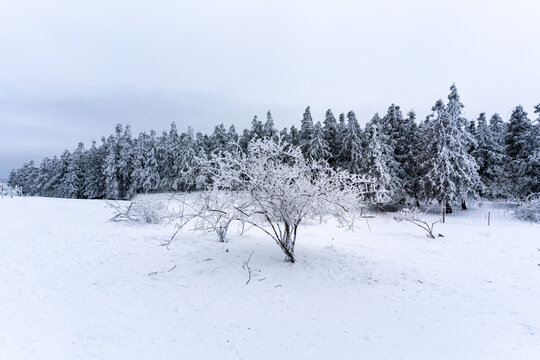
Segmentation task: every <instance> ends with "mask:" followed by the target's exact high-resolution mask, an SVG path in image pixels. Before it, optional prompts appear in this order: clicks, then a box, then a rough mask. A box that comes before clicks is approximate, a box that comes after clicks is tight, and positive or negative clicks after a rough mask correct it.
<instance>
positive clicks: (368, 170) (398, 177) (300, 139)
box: [9, 85, 540, 211]
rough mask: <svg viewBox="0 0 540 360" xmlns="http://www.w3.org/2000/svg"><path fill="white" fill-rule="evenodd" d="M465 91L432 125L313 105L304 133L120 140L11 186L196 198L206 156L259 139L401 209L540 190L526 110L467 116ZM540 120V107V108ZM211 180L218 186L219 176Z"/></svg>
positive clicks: (535, 134)
mask: <svg viewBox="0 0 540 360" xmlns="http://www.w3.org/2000/svg"><path fill="white" fill-rule="evenodd" d="M463 107H464V105H463V104H462V103H461V100H460V97H459V94H458V91H457V88H456V86H455V85H452V86H451V87H450V94H449V95H448V99H447V101H443V100H438V101H436V103H435V105H434V106H433V108H432V112H431V114H430V115H429V116H427V117H426V119H424V120H423V121H417V119H416V114H415V112H414V111H409V112H408V113H407V114H405V115H404V114H403V113H402V111H401V108H400V107H399V106H397V105H395V104H392V105H390V106H389V108H388V110H387V112H386V114H384V115H383V116H380V115H379V114H375V115H374V116H373V117H372V118H371V119H370V120H369V121H368V122H367V123H366V125H365V127H364V128H362V127H361V126H360V124H359V121H358V120H357V118H356V115H355V113H354V111H349V112H348V113H346V114H345V113H341V114H340V115H338V116H337V117H336V116H335V115H334V113H333V112H332V110H330V109H329V110H327V111H326V113H325V116H324V119H323V120H322V122H321V121H316V122H315V121H314V120H313V117H312V114H311V109H310V107H309V106H308V107H307V108H306V110H305V112H304V114H303V117H302V120H301V124H300V127H299V128H297V127H296V126H295V125H293V126H291V127H290V128H284V129H282V130H278V129H276V128H275V126H274V121H273V118H272V114H271V112H270V111H268V113H267V115H266V120H265V121H262V120H260V119H259V118H258V117H257V116H255V117H254V118H253V120H252V122H251V128H249V129H244V130H243V132H242V133H238V132H237V131H236V129H235V127H234V125H232V126H230V127H229V128H228V129H226V128H225V126H224V125H223V124H219V125H217V126H215V128H214V131H213V132H212V133H211V134H203V133H200V132H197V133H195V132H194V131H193V129H191V128H188V130H187V131H186V132H179V131H178V129H177V127H176V125H175V123H172V124H171V127H170V129H169V131H164V132H163V133H162V134H161V135H158V134H157V133H156V132H155V131H150V133H145V132H143V133H140V134H139V135H138V136H137V137H133V136H132V134H131V129H130V126H129V125H127V126H123V125H121V124H118V125H117V126H116V129H115V133H114V134H113V135H110V136H109V137H103V138H102V139H101V143H100V144H97V143H96V142H95V141H94V142H93V143H92V145H91V146H90V147H89V148H85V147H84V145H83V143H79V145H78V146H77V148H76V149H75V150H73V151H69V150H65V151H64V152H63V153H62V154H61V155H60V156H59V157H58V156H54V157H52V158H44V159H43V161H42V162H41V163H40V164H39V165H37V166H36V164H35V163H34V162H33V161H30V162H28V163H26V164H24V165H23V166H21V167H20V168H18V169H15V170H13V171H12V172H11V174H10V176H9V184H10V186H13V187H14V186H19V187H20V188H21V189H22V191H23V193H24V194H26V195H38V196H52V197H64V198H84V199H86V198H88V199H101V198H106V199H130V198H132V197H133V196H134V195H135V194H136V193H146V192H162V191H191V190H195V189H198V188H200V187H202V186H204V184H205V183H206V182H207V181H208V180H209V179H208V177H207V174H203V173H202V172H201V167H200V159H205V158H208V157H210V156H211V155H212V154H215V153H219V152H235V151H236V150H237V149H241V150H242V151H243V152H244V153H245V152H247V151H248V145H249V144H250V143H252V142H254V141H256V140H261V139H272V140H275V141H279V142H286V143H289V144H292V145H294V146H298V147H299V148H300V149H301V151H302V153H303V155H304V156H305V157H306V159H312V160H315V161H320V160H325V161H327V162H328V164H329V165H330V166H331V167H333V168H335V169H345V170H348V171H349V172H351V173H353V174H360V175H363V176H365V177H366V178H370V179H371V180H372V181H374V182H375V183H377V184H378V186H379V187H380V188H384V189H387V190H389V191H390V193H391V194H392V201H393V202H411V201H413V202H416V203H418V202H419V201H428V202H429V201H433V200H436V201H439V202H441V203H442V204H446V205H447V207H448V211H451V207H450V206H451V204H454V203H461V204H462V206H463V207H465V199H467V198H468V197H471V196H472V197H475V196H483V197H486V198H512V199H522V198H525V197H526V196H528V195H530V194H532V193H536V192H540V124H539V119H540V118H538V119H535V120H531V118H530V117H529V115H528V114H527V112H526V111H525V110H524V109H523V107H522V106H521V105H518V106H516V107H515V108H514V109H513V111H512V114H511V116H510V119H508V121H504V120H503V119H502V118H501V116H500V115H498V114H493V115H492V116H491V117H490V118H489V120H488V117H487V115H486V114H485V113H481V114H480V115H479V116H478V118H477V119H466V118H465V117H464V116H463V113H462V110H463ZM534 113H535V114H538V116H540V104H538V105H536V106H535V111H534ZM210 181H211V179H210Z"/></svg>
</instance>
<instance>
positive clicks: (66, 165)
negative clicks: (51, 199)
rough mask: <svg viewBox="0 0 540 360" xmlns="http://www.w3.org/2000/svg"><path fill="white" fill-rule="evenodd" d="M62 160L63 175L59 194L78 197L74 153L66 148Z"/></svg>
mask: <svg viewBox="0 0 540 360" xmlns="http://www.w3.org/2000/svg"><path fill="white" fill-rule="evenodd" d="M60 161H61V162H62V177H61V179H60V184H59V186H58V193H57V194H58V196H59V197H63V198H76V197H77V191H78V189H77V174H76V171H77V170H76V169H75V166H74V161H73V157H72V154H71V153H70V152H69V150H64V152H63V153H62V155H61V156H60Z"/></svg>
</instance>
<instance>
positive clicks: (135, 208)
mask: <svg viewBox="0 0 540 360" xmlns="http://www.w3.org/2000/svg"><path fill="white" fill-rule="evenodd" d="M108 204H109V206H111V207H112V208H113V209H114V210H115V212H116V215H115V216H113V217H112V219H111V220H113V221H141V222H145V223H148V224H158V223H160V222H162V221H163V220H164V219H166V218H168V217H169V216H168V211H167V207H166V206H165V204H164V203H163V202H162V201H159V200H137V201H133V202H131V203H130V204H129V205H127V206H122V205H120V204H119V203H118V202H114V203H113V202H109V203H108Z"/></svg>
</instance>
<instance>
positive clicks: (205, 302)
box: [0, 198, 540, 360]
mask: <svg viewBox="0 0 540 360" xmlns="http://www.w3.org/2000/svg"><path fill="white" fill-rule="evenodd" d="M490 209H491V211H493V215H494V219H493V220H494V221H493V222H492V223H491V226H487V223H485V222H483V221H481V220H478V221H471V222H467V221H466V219H467V216H469V217H470V218H471V219H476V218H478V219H481V217H482V216H484V215H482V214H485V213H486V211H490ZM500 209H501V206H499V205H498V206H495V205H493V204H489V203H484V206H483V207H482V208H473V209H471V210H470V211H469V212H467V213H466V214H468V215H463V213H461V212H459V213H458V214H459V215H458V216H456V217H453V218H452V220H451V221H449V223H446V224H437V225H435V229H436V232H437V233H442V234H444V237H439V238H437V239H435V240H432V239H428V238H427V237H426V236H425V234H424V233H422V230H421V229H419V228H417V227H414V226H413V225H404V224H398V223H396V222H395V221H393V220H392V217H391V215H381V214H378V215H377V217H376V218H375V219H371V220H370V222H369V228H368V226H367V225H366V224H365V223H360V224H359V225H358V227H357V229H356V230H355V231H354V232H348V231H346V230H344V229H338V228H335V227H334V226H333V224H331V223H329V224H318V223H309V224H306V225H304V226H302V227H301V229H300V232H299V239H298V244H297V249H296V253H297V263H295V264H289V263H284V262H283V261H282V260H283V258H284V256H283V254H282V253H281V251H280V249H279V248H278V247H277V245H276V244H275V243H273V242H272V240H271V239H270V238H267V237H265V236H264V235H262V234H261V233H260V232H258V231H256V230H250V231H249V232H248V233H247V234H244V235H243V236H239V235H238V234H237V233H236V231H235V230H236V229H233V230H232V231H231V232H230V241H229V243H225V244H223V243H218V242H217V240H216V239H217V238H216V237H215V236H214V235H212V234H209V235H205V236H201V235H200V234H197V233H193V232H190V231H183V232H181V233H180V235H179V237H178V238H177V240H176V241H175V242H174V243H173V244H172V245H171V247H170V249H169V250H167V248H165V247H163V246H160V244H161V243H162V242H163V241H164V240H167V239H168V238H169V237H170V235H171V233H172V231H173V226H172V225H171V224H168V225H148V224H138V223H127V222H122V223H113V222H110V221H108V219H109V218H110V217H111V216H112V210H111V209H110V208H108V207H106V202H104V201H95V200H65V199H47V198H3V199H0V359H7V360H11V359H14V360H19V359H55V360H56V359H430V360H433V359H461V360H462V359H475V360H477V359H490V360H492V359H531V360H532V359H540V265H539V264H540V226H539V225H531V224H528V223H525V222H520V221H518V220H512V219H509V218H505V219H506V220H505V221H496V220H497V216H495V214H498V212H500V211H501V210H500ZM458 218H461V219H464V220H463V221H461V222H460V221H457V220H456V219H458ZM500 218H501V219H502V217H500ZM252 251H253V256H252V257H251V260H250V261H249V266H250V267H251V269H252V271H253V277H252V279H251V281H250V282H249V284H247V285H246V281H247V280H248V271H247V269H245V268H243V267H242V265H243V263H244V262H245V261H246V260H247V259H248V257H249V255H250V253H251V252H252Z"/></svg>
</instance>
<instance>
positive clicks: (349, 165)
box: [340, 111, 363, 174]
mask: <svg viewBox="0 0 540 360" xmlns="http://www.w3.org/2000/svg"><path fill="white" fill-rule="evenodd" d="M362 151H363V149H362V130H361V129H360V125H359V124H358V120H356V115H355V113H354V111H349V113H348V114H347V130H346V132H345V135H344V138H343V142H342V148H341V153H340V159H341V161H342V167H344V168H346V169H348V170H349V171H350V172H351V173H355V174H358V173H360V171H361V170H362Z"/></svg>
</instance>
